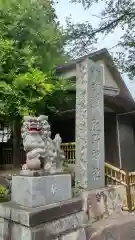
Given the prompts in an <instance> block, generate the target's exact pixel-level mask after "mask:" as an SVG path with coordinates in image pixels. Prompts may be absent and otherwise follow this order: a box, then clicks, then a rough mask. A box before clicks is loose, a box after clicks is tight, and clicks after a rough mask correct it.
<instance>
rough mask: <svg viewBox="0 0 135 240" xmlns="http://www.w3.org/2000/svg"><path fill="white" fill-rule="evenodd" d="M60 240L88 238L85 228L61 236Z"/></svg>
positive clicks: (82, 239) (84, 239) (83, 239)
mask: <svg viewBox="0 0 135 240" xmlns="http://www.w3.org/2000/svg"><path fill="white" fill-rule="evenodd" d="M60 240H86V234H85V230H84V228H81V229H78V230H77V231H74V232H71V233H69V234H66V235H64V236H62V237H60Z"/></svg>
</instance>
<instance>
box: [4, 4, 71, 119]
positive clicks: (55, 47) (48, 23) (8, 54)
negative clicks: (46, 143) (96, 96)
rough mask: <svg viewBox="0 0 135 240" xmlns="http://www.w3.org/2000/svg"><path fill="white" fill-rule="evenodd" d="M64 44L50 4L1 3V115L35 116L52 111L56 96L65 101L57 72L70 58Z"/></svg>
mask: <svg viewBox="0 0 135 240" xmlns="http://www.w3.org/2000/svg"><path fill="white" fill-rule="evenodd" d="M65 41H66V37H65V34H64V31H63V29H62V28H61V27H60V25H59V22H58V20H57V17H56V14H55V9H54V6H53V2H52V1H51V0H46V1H44V0H36V1H34V0H33V1H31V0H27V1H23V0H10V1H8V0H0V113H1V114H4V115H5V116H8V117H9V116H10V117H13V118H14V116H18V115H23V114H26V113H29V112H31V113H33V114H36V113H38V112H39V111H41V110H42V109H44V110H46V111H47V110H49V109H51V107H52V106H49V105H48V104H47V102H51V104H53V101H50V100H49V99H50V98H52V97H53V94H55V96H56V97H57V98H58V97H60V94H61V98H62V97H63V99H64V95H65V85H66V83H65V81H64V80H63V79H58V78H56V76H55V71H54V69H55V67H56V65H59V64H61V63H63V61H65V59H66V58H67V56H65V54H64V44H65ZM57 92H58V94H56V93H57ZM62 93H63V95H62ZM55 101H56V98H54V102H55Z"/></svg>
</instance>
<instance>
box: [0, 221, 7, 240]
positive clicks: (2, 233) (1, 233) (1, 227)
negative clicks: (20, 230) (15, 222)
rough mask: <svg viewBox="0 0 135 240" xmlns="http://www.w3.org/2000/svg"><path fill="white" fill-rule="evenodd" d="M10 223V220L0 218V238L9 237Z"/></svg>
mask: <svg viewBox="0 0 135 240" xmlns="http://www.w3.org/2000/svg"><path fill="white" fill-rule="evenodd" d="M8 229H9V224H8V221H7V220H5V219H3V218H0V240H5V239H8V236H9V231H8Z"/></svg>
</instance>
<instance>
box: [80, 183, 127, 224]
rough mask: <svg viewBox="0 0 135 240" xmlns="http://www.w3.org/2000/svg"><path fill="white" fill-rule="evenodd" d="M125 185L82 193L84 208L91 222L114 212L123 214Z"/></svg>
mask: <svg viewBox="0 0 135 240" xmlns="http://www.w3.org/2000/svg"><path fill="white" fill-rule="evenodd" d="M124 192H125V189H124V188H123V186H121V185H120V186H116V187H115V186H110V187H106V188H101V189H96V190H91V191H84V192H83V193H82V199H83V210H84V211H85V212H86V213H87V214H88V217H89V220H90V221H91V222H93V221H95V220H99V219H101V218H105V217H108V216H109V215H112V214H114V213H120V214H122V193H124Z"/></svg>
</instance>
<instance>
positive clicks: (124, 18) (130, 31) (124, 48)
mask: <svg viewBox="0 0 135 240" xmlns="http://www.w3.org/2000/svg"><path fill="white" fill-rule="evenodd" d="M72 2H74V3H80V4H82V5H83V6H84V8H85V9H88V8H90V7H91V5H93V4H99V3H101V2H103V3H104V10H103V11H101V13H100V14H99V15H98V18H100V24H99V26H98V28H97V29H91V32H89V34H88V36H89V38H88V39H87V41H86V42H85V47H86V49H88V47H89V44H90V39H91V38H93V37H94V36H97V37H98V35H97V34H98V33H102V34H105V35H106V34H109V33H110V32H113V31H114V30H115V29H116V28H117V27H119V28H121V29H122V30H123V36H122V37H121V38H120V41H119V42H118V45H119V49H120V50H119V51H118V53H117V58H115V60H116V62H117V63H118V64H119V67H120V68H121V69H122V70H123V71H124V72H126V73H128V76H129V77H130V79H134V78H135V1H134V0H106V1H105V0H72ZM84 25H85V23H84ZM86 25H87V24H86ZM79 32H80V33H79ZM79 32H78V34H81V31H79ZM79 52H80V53H81V52H83V48H81V49H79Z"/></svg>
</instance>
